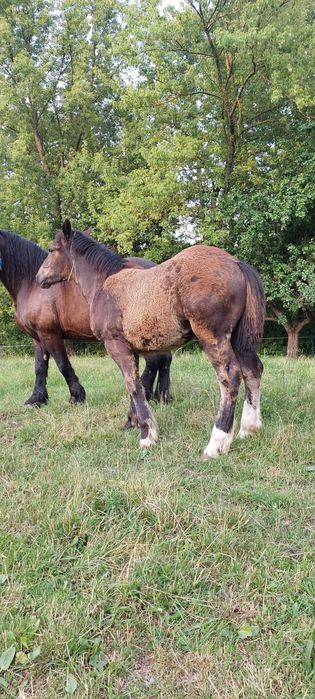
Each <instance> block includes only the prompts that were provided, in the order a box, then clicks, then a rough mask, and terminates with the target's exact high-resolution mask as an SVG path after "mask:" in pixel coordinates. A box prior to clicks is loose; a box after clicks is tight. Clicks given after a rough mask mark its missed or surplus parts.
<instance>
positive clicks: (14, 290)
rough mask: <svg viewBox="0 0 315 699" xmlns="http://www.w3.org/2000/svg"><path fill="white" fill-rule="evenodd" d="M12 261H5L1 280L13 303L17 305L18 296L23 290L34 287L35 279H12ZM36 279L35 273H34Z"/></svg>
mask: <svg viewBox="0 0 315 699" xmlns="http://www.w3.org/2000/svg"><path fill="white" fill-rule="evenodd" d="M9 265H10V260H8V259H7V260H5V262H4V264H3V270H2V272H1V276H0V280H1V282H2V284H3V286H4V287H5V288H6V290H7V292H8V293H9V294H10V296H11V299H12V301H13V302H14V303H15V304H16V303H17V299H18V295H19V293H20V291H21V290H22V289H24V291H25V290H26V288H27V287H30V286H32V284H33V282H34V279H33V280H29V279H28V278H27V277H22V278H20V279H17V278H15V279H11V278H10V274H9ZM34 278H35V272H34Z"/></svg>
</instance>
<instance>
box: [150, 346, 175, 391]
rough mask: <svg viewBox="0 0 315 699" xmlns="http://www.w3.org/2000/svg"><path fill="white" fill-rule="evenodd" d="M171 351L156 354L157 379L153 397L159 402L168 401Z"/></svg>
mask: <svg viewBox="0 0 315 699" xmlns="http://www.w3.org/2000/svg"><path fill="white" fill-rule="evenodd" d="M172 359H173V357H172V353H171V352H166V353H165V354H158V355H157V360H158V380H157V385H156V389H155V393H154V398H155V399H156V400H157V401H158V402H159V403H168V402H169V399H170V383H171V380H170V371H171V363H172Z"/></svg>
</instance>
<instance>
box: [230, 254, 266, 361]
mask: <svg viewBox="0 0 315 699" xmlns="http://www.w3.org/2000/svg"><path fill="white" fill-rule="evenodd" d="M238 265H239V267H240V268H241V270H242V272H243V274H244V277H245V279H246V305H245V310H244V313H243V315H242V317H241V318H240V320H239V322H238V324H237V326H236V328H235V329H234V330H233V333H232V346H233V349H234V350H236V352H239V353H240V354H242V353H244V352H255V351H256V347H257V344H258V343H259V342H261V340H262V337H263V330H264V320H265V306H266V302H265V292H264V289H263V285H262V282H261V279H260V276H259V274H258V272H257V270H256V269H255V268H254V267H252V266H251V265H248V264H247V263H246V262H238Z"/></svg>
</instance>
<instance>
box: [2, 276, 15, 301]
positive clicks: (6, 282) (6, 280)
mask: <svg viewBox="0 0 315 699" xmlns="http://www.w3.org/2000/svg"><path fill="white" fill-rule="evenodd" d="M0 279H1V281H2V284H3V286H4V287H5V288H6V290H7V292H8V293H9V294H10V296H11V299H12V301H14V303H16V298H17V294H18V290H17V289H16V288H15V286H14V284H12V282H11V281H10V278H9V275H8V273H7V272H6V270H5V268H4V270H3V271H2V272H1V276H0Z"/></svg>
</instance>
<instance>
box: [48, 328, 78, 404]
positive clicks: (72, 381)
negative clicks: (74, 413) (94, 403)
mask: <svg viewBox="0 0 315 699" xmlns="http://www.w3.org/2000/svg"><path fill="white" fill-rule="evenodd" d="M45 346H46V347H47V349H48V351H49V353H50V354H51V356H52V357H53V358H54V360H55V362H56V364H57V367H58V369H59V371H60V373H61V374H62V375H63V377H64V379H65V380H66V382H67V384H68V387H69V391H70V403H83V402H84V400H85V390H84V388H83V386H81V384H80V383H79V379H78V377H77V375H76V374H75V371H74V369H73V367H72V365H71V364H70V361H69V358H68V355H67V352H66V349H65V345H64V341H63V339H62V337H58V336H56V335H54V336H45Z"/></svg>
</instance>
